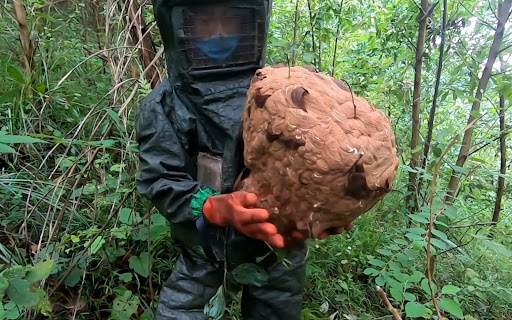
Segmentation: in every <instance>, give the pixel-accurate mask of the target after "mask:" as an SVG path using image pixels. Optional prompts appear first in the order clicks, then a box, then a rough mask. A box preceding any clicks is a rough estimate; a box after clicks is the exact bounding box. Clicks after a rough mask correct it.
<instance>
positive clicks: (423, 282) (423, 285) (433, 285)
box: [421, 279, 437, 296]
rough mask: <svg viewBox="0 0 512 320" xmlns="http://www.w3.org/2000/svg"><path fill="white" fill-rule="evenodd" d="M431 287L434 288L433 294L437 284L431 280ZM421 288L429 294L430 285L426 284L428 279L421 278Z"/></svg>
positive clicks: (435, 291)
mask: <svg viewBox="0 0 512 320" xmlns="http://www.w3.org/2000/svg"><path fill="white" fill-rule="evenodd" d="M432 288H433V289H434V294H437V285H436V284H435V283H433V282H432ZM421 289H423V291H425V293H426V294H428V295H429V296H430V287H429V285H428V279H423V280H421Z"/></svg>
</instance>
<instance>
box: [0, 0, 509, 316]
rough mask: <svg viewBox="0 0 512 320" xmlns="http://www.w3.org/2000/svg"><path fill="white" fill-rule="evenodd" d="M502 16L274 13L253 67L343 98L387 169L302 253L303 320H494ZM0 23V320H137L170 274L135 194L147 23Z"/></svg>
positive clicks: (81, 18) (68, 13)
mask: <svg viewBox="0 0 512 320" xmlns="http://www.w3.org/2000/svg"><path fill="white" fill-rule="evenodd" d="M510 7H511V1H510V0H505V1H492V0H489V1H476V0H453V1H449V2H447V1H446V0H445V1H444V2H443V3H441V2H436V3H429V2H428V0H421V2H416V1H411V0H372V1H370V0H360V1H353V0H341V1H340V0H323V1H321V0H275V1H274V10H273V18H272V24H271V31H270V43H269V48H268V59H267V63H268V64H274V63H278V62H285V63H288V64H299V65H302V64H314V65H316V66H317V67H318V68H319V69H320V70H321V71H322V72H325V73H328V74H332V75H334V76H335V77H338V78H341V79H344V80H345V81H347V82H348V83H349V84H350V86H351V88H352V89H353V90H354V92H355V93H356V94H358V95H361V96H363V97H365V98H367V99H368V100H369V101H370V102H371V103H372V104H373V105H375V106H376V107H378V108H380V109H382V110H383V111H384V112H385V113H386V114H388V115H389V116H390V117H391V119H392V124H393V129H394V133H395V135H396V139H397V148H398V152H399V154H400V157H401V163H402V165H401V167H400V171H399V175H398V178H397V181H396V183H395V185H394V190H393V192H392V193H391V194H390V195H388V196H387V197H386V198H385V199H384V200H383V201H382V202H381V203H379V204H378V205H377V206H376V207H375V208H374V209H373V210H372V211H371V212H370V213H368V214H366V215H364V216H362V217H361V218H360V219H358V220H357V221H356V227H355V229H354V230H353V231H350V232H346V233H344V234H343V235H340V236H335V237H331V238H329V239H327V240H325V241H321V242H317V243H311V245H310V257H309V265H308V267H309V268H308V281H307V289H306V294H305V302H304V303H305V304H304V312H303V314H304V316H303V317H304V319H392V317H393V316H392V313H391V312H390V311H389V310H388V308H387V307H386V306H385V304H384V300H385V299H382V296H381V294H382V293H385V295H386V296H387V298H388V299H389V300H390V302H391V304H392V306H393V308H394V309H396V310H394V312H395V313H396V314H400V315H401V316H402V317H403V318H426V319H435V318H436V317H438V316H439V315H442V316H444V317H446V318H449V319H468V320H469V319H512V289H511V288H512V263H511V260H512V237H511V231H510V229H511V227H512V213H511V210H510V208H511V206H512V200H511V199H510V197H507V195H510V193H511V192H510V191H511V190H510V184H506V182H507V181H510V179H511V176H510V173H509V174H507V173H506V169H507V166H510V165H508V164H506V158H507V152H508V155H510V150H512V148H511V143H510V142H509V141H510V139H508V140H507V134H508V133H509V132H510V128H511V126H510V125H509V124H508V123H507V121H509V118H510V116H512V114H511V113H510V109H511V108H510V105H511V102H512V88H511V87H512V86H511V82H512V73H511V69H512V59H510V57H511V54H512V37H511V36H510V32H511V30H512V29H511V28H510V19H509V17H510ZM443 13H444V14H443ZM443 16H444V18H443ZM0 17H1V19H0V30H1V32H0V75H1V76H0V224H1V226H0V228H1V232H0V260H1V261H0V264H1V265H0V271H1V273H0V296H2V297H3V299H2V302H1V303H0V319H17V318H25V319H43V318H52V319H70V318H73V319H75V318H76V319H105V318H111V319H151V318H152V315H153V312H152V309H154V307H155V305H156V302H157V300H158V293H159V289H160V287H161V285H162V283H163V282H164V281H165V280H166V279H167V277H168V276H169V274H170V272H171V271H172V268H173V264H174V260H175V258H176V255H177V252H176V251H175V249H174V248H173V247H172V245H171V243H170V241H169V240H170V236H169V231H170V230H169V227H168V225H167V223H166V221H165V219H164V218H163V217H162V216H161V215H159V214H158V213H157V211H156V210H155V209H154V208H152V206H151V204H150V203H148V201H146V200H145V199H143V198H142V197H140V195H138V194H137V192H136V190H135V177H136V175H137V165H138V158H137V144H136V142H135V138H134V137H135V132H134V118H135V115H136V113H137V109H138V103H139V101H140V100H141V99H142V98H143V97H144V96H146V95H147V94H148V93H149V92H150V91H151V89H152V87H154V85H155V84H157V83H158V82H159V81H162V79H164V78H165V74H166V71H165V62H164V60H163V48H162V44H161V41H160V37H159V34H158V31H157V28H156V25H155V23H154V18H153V16H152V8H151V6H150V4H149V3H147V1H141V0H139V1H136V0H125V1H123V0H121V1H113V0H86V1H74V0H71V1H62V0H50V1H43V0H25V1H22V0H12V1H11V0H3V1H1V2H0ZM507 21H508V22H507ZM418 48H419V49H418ZM422 48H423V49H422ZM417 49H418V50H417ZM440 56H441V57H440ZM486 64H487V68H485V66H486ZM440 67H442V68H441V69H440ZM415 76H416V77H415ZM486 78H487V80H489V82H488V84H484V83H483V82H485V80H486ZM415 79H416V80H415ZM479 92H481V93H483V96H481V98H480V96H479ZM432 107H434V110H433V111H431V108H432ZM500 114H501V117H500ZM468 123H469V126H468V127H466V126H467V125H468ZM463 137H464V140H463ZM468 137H469V140H468ZM463 141H465V143H463ZM468 141H469V143H467V142H468ZM425 142H426V143H425ZM427 147H428V150H427V151H426V152H425V150H426V148H427ZM461 147H462V148H461ZM464 147H467V148H466V149H467V150H465V151H464ZM424 152H425V154H426V155H427V158H426V161H425V162H423V159H425V156H424ZM423 163H424V165H423ZM450 180H452V181H451V183H450V184H449V181H450ZM459 180H460V181H459ZM500 194H501V196H500ZM503 194H504V196H503ZM376 286H379V287H380V288H382V289H383V291H382V292H381V291H380V290H378V289H377V288H376ZM379 292H380V294H379ZM227 317H228V318H231V319H239V318H240V315H239V307H238V305H237V302H236V301H235V302H234V303H233V305H232V306H228V309H227ZM395 319H396V316H395Z"/></svg>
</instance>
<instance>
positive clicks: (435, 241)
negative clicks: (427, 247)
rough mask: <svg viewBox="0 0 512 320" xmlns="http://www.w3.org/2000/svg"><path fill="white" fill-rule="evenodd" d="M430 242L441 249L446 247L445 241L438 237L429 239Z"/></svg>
mask: <svg viewBox="0 0 512 320" xmlns="http://www.w3.org/2000/svg"><path fill="white" fill-rule="evenodd" d="M430 243H431V244H432V245H434V246H436V247H438V248H439V249H441V250H444V249H446V243H444V242H443V241H442V240H439V239H430Z"/></svg>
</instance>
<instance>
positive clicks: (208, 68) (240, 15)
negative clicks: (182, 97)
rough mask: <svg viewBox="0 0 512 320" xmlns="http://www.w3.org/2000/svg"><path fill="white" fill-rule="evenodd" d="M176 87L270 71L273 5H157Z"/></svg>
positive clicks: (249, 1)
mask: <svg viewBox="0 0 512 320" xmlns="http://www.w3.org/2000/svg"><path fill="white" fill-rule="evenodd" d="M153 6H154V11H155V17H156V22H157V24H158V28H159V29H160V33H161V36H162V39H163V43H164V48H165V54H166V59H167V67H168V70H169V77H170V79H171V81H172V82H173V83H179V82H188V83H197V82H204V81H216V80H220V79H225V78H227V77H230V75H238V76H240V74H241V72H243V73H245V72H244V71H247V72H248V73H254V72H255V71H256V70H257V69H259V68H262V67H263V66H264V63H265V61H264V59H265V54H266V44H267V34H268V27H269V21H270V11H271V10H270V9H271V0H238V1H225V0H224V1H211V0H209V1H205V0H203V1H199V0H188V1H184V0H174V1H173V0H153Z"/></svg>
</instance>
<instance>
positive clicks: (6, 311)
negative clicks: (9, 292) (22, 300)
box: [0, 301, 23, 320]
mask: <svg viewBox="0 0 512 320" xmlns="http://www.w3.org/2000/svg"><path fill="white" fill-rule="evenodd" d="M0 305H1V303H0ZM0 310H1V309H0ZM22 310H23V308H21V307H20V306H17V305H16V304H15V303H14V302H12V301H11V302H8V303H6V304H5V305H3V310H2V311H3V312H2V311H0V319H13V320H14V319H20V316H21V311H22Z"/></svg>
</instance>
